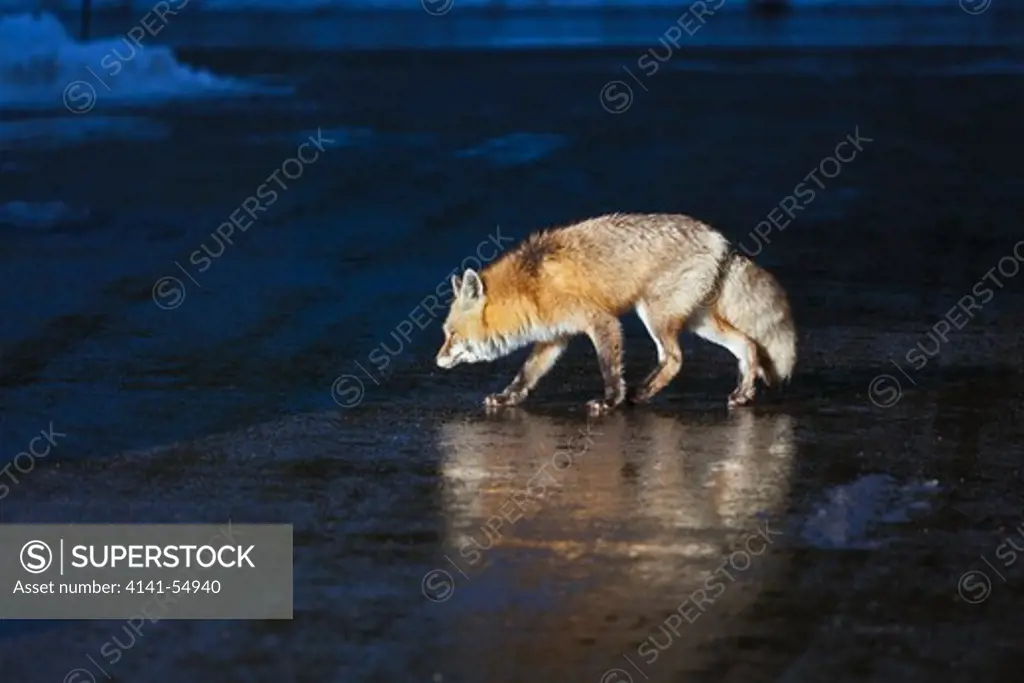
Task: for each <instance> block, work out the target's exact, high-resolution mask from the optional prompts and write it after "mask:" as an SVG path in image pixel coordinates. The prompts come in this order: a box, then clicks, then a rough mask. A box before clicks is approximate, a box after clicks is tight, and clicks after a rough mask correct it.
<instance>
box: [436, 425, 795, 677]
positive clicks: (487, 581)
mask: <svg viewBox="0 0 1024 683" xmlns="http://www.w3.org/2000/svg"><path fill="white" fill-rule="evenodd" d="M794 424H795V420H794V419H793V418H792V417H790V416H789V415H783V414H777V415H756V414H754V412H752V411H740V412H736V413H732V414H728V415H721V416H710V417H709V416H697V417H689V416H678V415H673V416H667V415H658V414H655V413H652V412H648V411H644V412H639V411H637V412H633V411H624V412H621V413H618V414H613V415H610V416H608V417H606V418H603V419H601V420H599V421H595V422H592V423H590V424H586V423H583V422H582V421H579V420H572V419H559V418H553V417H546V416H539V415H532V414H528V413H525V412H523V411H520V410H516V411H510V412H506V413H503V414H502V415H500V416H499V417H497V418H481V419H478V420H470V421H452V422H448V423H445V424H442V425H441V427H440V430H439V434H438V446H439V449H440V452H441V454H442V463H441V476H442V478H443V484H444V485H443V489H444V490H443V493H442V501H443V502H442V505H443V515H444V517H445V532H446V537H445V540H444V542H443V543H444V552H445V555H446V557H447V558H448V561H449V562H450V563H451V564H453V565H455V567H456V569H458V572H459V574H460V575H461V576H457V577H456V578H455V582H456V584H458V585H457V586H455V588H454V592H453V593H452V595H453V597H454V599H453V600H452V601H451V602H450V603H449V607H448V608H446V609H451V610H452V613H451V614H449V615H448V616H449V617H450V618H452V619H455V620H456V621H457V622H458V623H457V624H453V626H454V627H455V630H457V631H458V632H459V639H458V642H459V645H458V646H457V648H456V649H458V650H460V651H463V654H462V655H460V656H459V658H458V659H457V664H456V663H452V666H453V667H455V668H456V669H460V670H461V669H463V668H464V667H472V669H471V670H472V672H473V676H474V677H479V676H481V675H483V674H484V671H487V672H488V675H489V677H488V678H487V679H486V680H515V679H516V676H521V675H522V674H523V673H525V670H524V671H520V672H519V673H515V672H514V671H513V669H514V667H510V666H509V662H519V661H522V662H524V665H525V663H526V662H532V664H531V665H530V666H531V669H530V671H532V672H534V673H536V672H537V666H538V664H537V657H539V656H541V653H550V652H551V650H552V649H556V650H558V651H559V656H558V657H555V658H552V657H550V656H543V657H542V658H543V660H544V663H543V664H542V665H541V667H542V668H543V669H544V674H545V676H551V675H556V673H557V675H561V676H569V677H571V678H573V679H574V678H575V677H579V676H580V675H581V674H582V673H583V672H584V671H587V670H590V669H593V668H594V667H595V666H596V665H597V663H598V662H597V661H596V659H597V658H596V657H595V655H594V652H593V650H587V651H584V650H583V649H581V648H580V643H587V644H589V645H597V644H600V645H601V654H602V655H607V657H608V658H609V659H611V658H614V657H615V656H616V655H619V658H618V659H619V662H620V663H621V661H622V660H621V653H629V654H633V653H636V651H637V643H638V642H640V641H641V640H644V639H646V637H647V636H648V635H649V633H650V632H651V631H652V629H656V628H657V627H658V625H659V624H660V623H661V622H663V621H664V620H665V617H666V616H667V615H669V614H671V613H673V612H677V611H678V610H679V609H680V606H681V604H682V603H684V602H686V601H689V600H690V598H691V596H692V595H694V593H695V592H697V591H700V590H701V589H702V588H705V587H706V585H707V581H708V580H709V577H711V576H712V575H713V574H714V573H715V572H716V571H718V570H720V569H721V567H722V566H723V563H724V562H728V561H729V558H730V556H732V555H733V554H734V553H735V552H736V551H737V550H739V549H740V548H742V547H743V542H744V541H745V540H746V541H749V539H750V537H751V536H752V535H754V534H758V533H759V530H760V533H761V537H762V538H764V537H765V534H764V533H763V532H764V530H765V528H766V526H770V531H769V535H770V536H771V538H770V541H769V543H768V544H764V543H762V544H760V545H759V546H758V547H761V548H764V550H763V551H762V552H760V553H758V557H755V558H752V560H753V561H752V562H751V563H749V565H748V566H747V567H744V568H743V569H742V571H740V572H738V573H737V572H735V571H734V572H732V575H733V576H734V577H735V578H734V579H733V580H732V581H729V580H726V581H725V583H726V588H725V590H722V591H718V592H717V593H718V594H717V596H716V597H715V599H713V600H708V599H703V598H702V600H701V601H700V602H701V604H700V609H701V614H700V619H701V623H700V625H699V628H698V627H690V629H689V630H688V631H687V630H686V629H678V633H677V634H676V636H675V637H674V643H673V645H672V652H670V653H662V661H661V662H659V663H658V665H657V666H658V668H659V669H662V667H667V666H668V665H666V664H664V663H663V662H664V661H665V660H666V659H671V660H675V659H676V658H677V657H679V658H682V659H680V661H683V660H685V661H686V662H687V663H686V668H687V669H690V668H691V667H692V666H693V665H694V664H695V658H698V659H699V658H700V657H706V656H709V655H708V654H707V652H698V651H697V650H698V649H699V645H700V643H701V642H706V641H707V639H708V638H715V637H722V636H724V635H727V634H728V633H729V632H733V631H735V629H740V630H742V619H737V617H739V615H740V614H741V613H742V612H743V611H745V609H746V608H747V607H749V605H750V604H751V603H752V602H753V601H754V600H756V599H757V597H758V595H759V593H760V591H761V590H762V589H763V588H764V587H766V586H770V585H771V584H772V583H774V582H777V581H779V580H780V578H778V577H780V575H781V565H783V564H784V563H785V557H786V553H785V551H784V537H783V536H782V535H780V534H779V532H780V531H781V530H782V522H781V517H782V515H783V514H784V512H785V509H786V505H787V501H788V494H789V477H790V473H791V470H792V468H793V464H794V461H795V455H796V452H795V451H796V449H795V446H794ZM583 433H589V436H588V437H587V438H586V440H585V442H584V443H582V444H580V445H579V446H577V447H575V448H572V449H569V450H570V452H571V465H570V466H566V467H564V468H563V469H561V470H560V471H559V470H558V469H557V468H555V467H553V466H549V467H548V471H549V472H550V475H551V476H550V477H549V478H548V479H547V480H546V482H545V485H544V486H543V487H538V486H532V487H531V486H527V482H529V481H536V480H537V473H538V472H539V471H540V470H541V469H542V468H544V467H545V466H546V464H548V463H553V462H566V460H565V459H561V460H557V461H556V460H553V457H554V456H555V454H556V453H558V452H560V451H565V450H567V449H566V444H567V443H568V442H570V441H576V442H577V443H579V442H580V435H581V434H583ZM779 539H782V540H783V542H778V540H779ZM769 546H770V547H769ZM748 559H750V558H748ZM726 566H728V565H726ZM584 587H585V590H581V588H584ZM706 597H707V596H706V595H705V596H704V598H706ZM460 598H461V600H460ZM691 606H692V601H691ZM691 613H692V611H691ZM456 615H458V616H456ZM690 620H691V623H692V621H693V620H692V619H690ZM510 627H511V628H510ZM516 627H520V628H518V629H517V628H516ZM538 628H540V629H541V630H542V631H543V634H542V633H538V632H537V629H538ZM495 629H499V630H500V631H501V633H500V634H499V633H498V632H496V631H495ZM513 631H522V634H521V635H512V632H513ZM656 632H657V633H660V632H658V631H656ZM488 633H490V635H488ZM530 634H532V635H530ZM499 636H500V638H499ZM659 638H660V635H659ZM491 639H493V640H500V642H501V643H502V644H501V648H502V649H503V650H507V649H508V648H513V649H514V651H506V652H502V653H500V659H501V660H502V661H503V662H504V665H503V666H496V665H495V664H494V663H488V662H487V661H486V657H485V656H484V655H483V654H482V653H483V652H484V651H486V650H487V649H488V648H487V647H486V645H485V643H487V642H488V641H489V640H491ZM641 644H642V643H641ZM663 644H664V638H661V645H663ZM493 646H494V643H493V642H492V643H491V649H493ZM480 648H483V649H480ZM649 650H650V648H648V651H649ZM588 652H589V654H588ZM491 654H492V655H498V654H499V653H493V652H492V653H491ZM634 659H635V657H634ZM648 660H649V661H651V662H653V660H650V658H648ZM638 663H639V664H640V666H644V663H643V662H638ZM481 667H482V669H483V670H481ZM492 667H493V668H494V670H493V672H492V671H491V669H492ZM670 670H671V669H669V671H670ZM669 671H664V670H663V671H659V672H658V673H659V677H660V675H663V674H668V673H669ZM451 673H454V671H452V672H451ZM480 680H483V679H480ZM567 680H568V679H567Z"/></svg>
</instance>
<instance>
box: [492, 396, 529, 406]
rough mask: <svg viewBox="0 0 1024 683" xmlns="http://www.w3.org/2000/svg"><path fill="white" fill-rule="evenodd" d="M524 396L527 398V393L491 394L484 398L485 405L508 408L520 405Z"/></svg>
mask: <svg viewBox="0 0 1024 683" xmlns="http://www.w3.org/2000/svg"><path fill="white" fill-rule="evenodd" d="M524 398H526V394H522V393H510V394H506V393H501V394H491V395H490V396H487V397H486V398H485V399H484V405H485V406H486V407H488V408H507V407H509V406H515V405H519V404H520V403H522V402H523V399H524Z"/></svg>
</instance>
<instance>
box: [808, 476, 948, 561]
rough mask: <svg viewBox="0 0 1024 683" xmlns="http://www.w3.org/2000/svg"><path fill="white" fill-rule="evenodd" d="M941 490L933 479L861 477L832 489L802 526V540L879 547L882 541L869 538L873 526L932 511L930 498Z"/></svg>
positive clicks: (813, 543)
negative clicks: (912, 480)
mask: <svg viewBox="0 0 1024 683" xmlns="http://www.w3.org/2000/svg"><path fill="white" fill-rule="evenodd" d="M938 490H939V485H938V482H937V481H934V480H933V481H928V482H917V483H909V484H900V483H899V482H897V481H896V480H895V479H893V478H892V477H889V476H888V475H884V474H871V475H867V476H864V477H861V478H860V479H857V480H856V481H854V482H853V483H851V484H844V485H842V486H836V487H834V488H832V489H830V490H829V491H828V492H827V494H826V496H825V500H824V501H823V502H819V503H816V504H815V510H814V513H813V514H812V516H811V518H810V519H808V520H806V521H805V522H804V523H803V525H802V528H801V529H800V538H801V539H802V540H803V541H804V543H807V544H809V545H811V546H813V547H816V548H823V549H837V548H845V549H871V548H877V547H879V546H880V545H881V542H880V541H877V540H873V539H871V538H869V535H870V532H871V530H872V528H873V527H875V526H877V525H879V524H898V523H901V522H908V521H910V514H911V512H912V511H914V510H928V509H930V507H931V502H930V501H929V500H928V498H929V496H931V495H933V494H935V493H936V492H937V491H938Z"/></svg>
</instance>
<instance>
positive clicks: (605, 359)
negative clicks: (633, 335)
mask: <svg viewBox="0 0 1024 683" xmlns="http://www.w3.org/2000/svg"><path fill="white" fill-rule="evenodd" d="M587 336H588V337H590V341H591V342H592V343H593V344H594V350H595V351H597V361H598V363H599V364H600V365H601V377H602V379H604V398H603V399H594V400H592V401H587V412H588V413H590V414H591V415H600V414H601V413H605V412H608V411H610V410H612V409H614V408H616V407H618V405H619V404H620V403H622V402H623V400H625V398H626V381H625V379H623V376H622V324H621V323H619V320H618V318H615V317H614V316H610V315H608V316H602V317H601V318H599V319H598V320H596V321H595V322H594V323H593V324H592V326H591V329H590V330H589V331H588V332H587Z"/></svg>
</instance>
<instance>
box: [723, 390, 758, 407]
mask: <svg viewBox="0 0 1024 683" xmlns="http://www.w3.org/2000/svg"><path fill="white" fill-rule="evenodd" d="M753 400H754V392H753V391H751V390H743V389H736V390H735V391H734V392H732V393H731V394H729V407H730V408H737V407H739V406H745V405H750V403H752V402H753Z"/></svg>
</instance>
